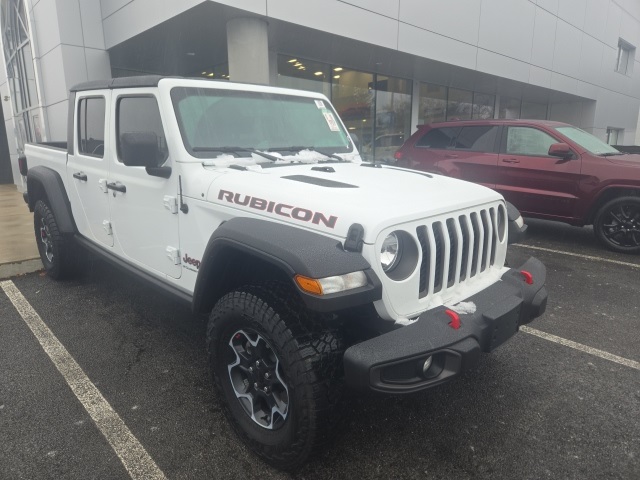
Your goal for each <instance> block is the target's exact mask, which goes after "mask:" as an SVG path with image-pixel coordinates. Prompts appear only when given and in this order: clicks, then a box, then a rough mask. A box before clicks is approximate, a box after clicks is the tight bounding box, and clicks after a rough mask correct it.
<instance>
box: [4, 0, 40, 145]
mask: <svg viewBox="0 0 640 480" xmlns="http://www.w3.org/2000/svg"><path fill="white" fill-rule="evenodd" d="M0 15H1V17H2V18H1V19H0V23H1V28H2V32H3V33H2V35H3V38H2V44H3V47H4V58H5V62H6V64H7V77H8V82H9V88H10V90H11V97H12V100H13V101H12V107H13V115H14V117H15V120H16V130H17V134H18V141H19V146H20V149H22V148H23V147H24V144H25V143H26V142H33V141H35V142H39V141H41V140H42V131H41V124H40V114H39V111H40V109H39V101H38V90H37V86H36V75H35V69H34V67H33V54H32V52H31V43H30V40H29V28H28V21H27V14H26V5H25V0H3V1H2V6H1V10H0Z"/></svg>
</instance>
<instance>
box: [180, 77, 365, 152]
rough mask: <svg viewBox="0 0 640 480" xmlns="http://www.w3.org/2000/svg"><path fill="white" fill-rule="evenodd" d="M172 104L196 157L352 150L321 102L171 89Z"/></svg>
mask: <svg viewBox="0 0 640 480" xmlns="http://www.w3.org/2000/svg"><path fill="white" fill-rule="evenodd" d="M171 98H172V100H173V105H174V109H175V112H176V117H177V119H178V123H179V125H180V132H181V134H182V139H183V142H184V145H185V147H186V148H187V150H188V151H189V152H190V153H191V154H192V155H193V156H195V157H199V158H212V157H216V156H218V155H220V154H221V153H223V152H225V151H227V152H228V150H229V147H228V146H229V145H234V146H236V147H237V148H238V151H240V152H242V151H251V150H253V149H255V150H261V151H272V152H278V151H279V150H281V151H282V152H284V153H285V154H286V155H294V154H295V153H296V152H297V151H299V150H300V149H301V148H303V147H297V146H304V148H307V149H309V150H316V151H318V152H320V153H322V154H325V155H327V154H333V153H346V152H350V151H352V150H353V147H352V146H351V143H350V141H349V137H348V135H347V133H346V132H345V131H344V129H343V128H342V126H341V125H340V123H339V121H338V118H337V115H336V113H335V111H334V110H333V109H332V108H331V106H330V105H328V104H327V103H326V102H324V101H322V100H318V99H314V98H307V97H298V96H294V95H279V94H273V93H261V92H243V91H235V90H224V89H215V88H190V87H176V88H173V89H172V90H171ZM217 149H220V150H217Z"/></svg>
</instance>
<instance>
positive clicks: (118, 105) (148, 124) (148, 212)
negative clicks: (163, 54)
mask: <svg viewBox="0 0 640 480" xmlns="http://www.w3.org/2000/svg"><path fill="white" fill-rule="evenodd" d="M112 117H113V122H112V126H113V132H115V135H114V136H113V137H114V138H113V140H112V150H111V155H110V157H111V171H110V175H109V183H108V185H107V186H108V188H109V192H110V194H109V201H110V205H111V222H112V225H113V231H114V236H115V239H116V246H117V247H118V248H119V249H120V250H121V253H122V254H123V255H124V256H126V257H127V258H128V259H129V260H130V261H131V262H133V263H134V264H137V265H138V266H140V267H143V268H145V269H146V270H151V271H152V272H154V273H156V274H166V275H168V276H170V277H173V278H180V276H181V274H182V267H181V265H180V253H179V231H178V208H177V192H178V175H177V172H175V171H173V172H172V171H171V167H172V166H173V167H174V170H175V161H174V160H173V159H172V158H171V155H170V153H169V149H168V147H167V141H166V136H165V133H164V132H165V130H164V127H163V122H162V118H161V115H160V109H159V107H158V101H157V99H156V97H155V95H153V94H150V93H148V92H143V91H141V92H139V93H138V92H136V91H133V90H131V91H128V92H127V94H126V95H118V97H117V98H116V101H115V102H112ZM136 136H137V138H146V139H149V138H152V139H154V140H155V142H157V151H158V155H157V163H156V165H154V167H156V168H153V169H152V168H149V167H144V166H129V165H126V164H125V163H124V161H123V155H122V148H123V139H125V140H126V139H129V138H133V137H136ZM157 167H165V168H164V169H162V168H157ZM159 174H160V175H164V176H167V175H168V178H163V176H158V175H159Z"/></svg>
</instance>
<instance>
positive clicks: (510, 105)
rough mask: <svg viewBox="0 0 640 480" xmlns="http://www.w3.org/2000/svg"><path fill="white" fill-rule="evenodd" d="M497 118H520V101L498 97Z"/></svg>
mask: <svg viewBox="0 0 640 480" xmlns="http://www.w3.org/2000/svg"><path fill="white" fill-rule="evenodd" d="M498 118H506V119H514V118H521V117H520V99H518V98H512V97H500V110H499V111H498Z"/></svg>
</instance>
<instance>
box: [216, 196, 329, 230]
mask: <svg viewBox="0 0 640 480" xmlns="http://www.w3.org/2000/svg"><path fill="white" fill-rule="evenodd" d="M218 200H226V201H227V202H229V203H235V204H236V205H242V206H244V207H249V208H255V209H256V210H262V211H265V212H269V213H275V214H276V215H281V216H283V217H287V218H293V219H294V220H300V221H301V222H311V223H313V224H315V225H320V224H322V225H324V226H326V227H329V228H334V227H335V226H336V222H337V221H338V217H336V216H334V215H329V216H327V215H325V214H324V213H320V212H314V211H311V210H307V209H306V208H301V207H296V206H295V205H287V204H285V203H276V202H272V201H269V200H265V199H264V198H258V197H252V196H250V195H243V194H240V193H234V192H230V191H228V190H220V193H218Z"/></svg>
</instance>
